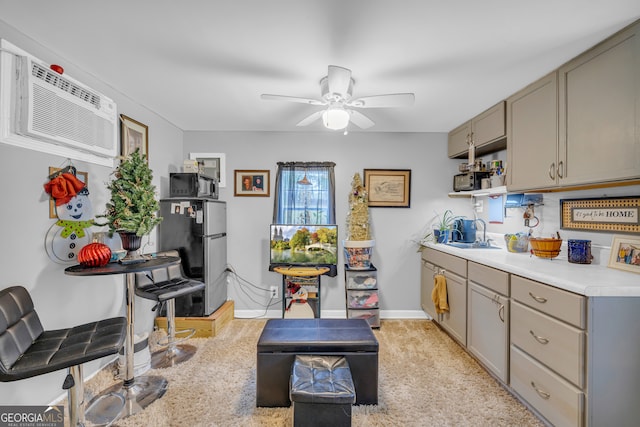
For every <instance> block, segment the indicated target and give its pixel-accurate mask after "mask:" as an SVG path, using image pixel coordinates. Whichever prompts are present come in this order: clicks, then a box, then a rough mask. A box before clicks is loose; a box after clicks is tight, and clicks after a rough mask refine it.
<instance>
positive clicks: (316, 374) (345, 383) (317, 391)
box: [289, 355, 356, 427]
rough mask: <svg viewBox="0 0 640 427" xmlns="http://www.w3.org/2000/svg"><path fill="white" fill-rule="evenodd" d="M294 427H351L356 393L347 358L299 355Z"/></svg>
mask: <svg viewBox="0 0 640 427" xmlns="http://www.w3.org/2000/svg"><path fill="white" fill-rule="evenodd" d="M289 395H290V397H291V403H292V405H293V427H315V426H322V427H324V426H332V427H349V426H351V405H353V404H354V403H355V401H356V392H355V388H354V386H353V380H352V378H351V371H350V370H349V363H348V362H347V359H345V358H344V357H343V356H312V355H303V356H296V358H295V361H294V362H293V369H292V370H291V390H290V392H289Z"/></svg>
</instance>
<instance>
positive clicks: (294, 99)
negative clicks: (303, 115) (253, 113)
mask: <svg viewBox="0 0 640 427" xmlns="http://www.w3.org/2000/svg"><path fill="white" fill-rule="evenodd" d="M260 98H262V99H265V100H267V101H286V102H298V103H300V104H308V105H327V103H326V102H325V101H321V100H319V99H311V98H299V97H297V96H285V95H271V94H268V93H263V94H262V95H260Z"/></svg>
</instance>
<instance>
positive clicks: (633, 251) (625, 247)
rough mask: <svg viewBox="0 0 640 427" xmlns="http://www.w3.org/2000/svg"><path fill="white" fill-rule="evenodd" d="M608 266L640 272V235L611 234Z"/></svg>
mask: <svg viewBox="0 0 640 427" xmlns="http://www.w3.org/2000/svg"><path fill="white" fill-rule="evenodd" d="M609 267H611V268H617V269H618V270H625V271H632V272H634V273H640V237H631V236H613V242H611V256H610V257H609Z"/></svg>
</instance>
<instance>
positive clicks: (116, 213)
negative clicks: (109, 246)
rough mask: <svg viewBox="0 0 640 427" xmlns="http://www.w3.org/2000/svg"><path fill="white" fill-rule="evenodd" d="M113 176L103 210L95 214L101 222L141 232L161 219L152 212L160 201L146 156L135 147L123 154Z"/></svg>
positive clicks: (112, 227)
mask: <svg viewBox="0 0 640 427" xmlns="http://www.w3.org/2000/svg"><path fill="white" fill-rule="evenodd" d="M113 175H114V176H115V179H114V180H113V181H111V182H110V183H109V185H108V186H107V188H108V189H109V190H110V191H111V200H109V202H107V212H106V213H105V214H104V215H98V217H103V218H106V219H107V223H106V224H104V225H108V226H109V230H110V232H111V233H113V232H130V233H135V234H136V235H137V236H144V235H147V234H149V233H150V232H151V230H152V229H153V227H155V226H156V225H157V224H159V223H160V222H161V221H162V218H160V217H158V216H157V215H156V213H157V211H158V210H159V209H160V205H159V203H158V201H157V200H156V195H155V192H156V188H155V186H154V185H153V184H151V180H152V179H153V173H152V171H151V169H149V166H148V165H147V162H146V158H145V156H144V155H141V154H140V152H139V150H135V151H134V152H133V153H131V154H130V155H129V156H128V157H126V158H125V159H124V160H123V161H122V162H121V163H120V165H119V166H118V167H117V168H116V170H115V171H114V172H113Z"/></svg>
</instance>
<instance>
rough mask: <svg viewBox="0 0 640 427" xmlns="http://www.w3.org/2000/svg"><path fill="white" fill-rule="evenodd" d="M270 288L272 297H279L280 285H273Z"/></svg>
mask: <svg viewBox="0 0 640 427" xmlns="http://www.w3.org/2000/svg"><path fill="white" fill-rule="evenodd" d="M269 289H270V290H271V298H278V287H277V286H272V287H271V288H269Z"/></svg>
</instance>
